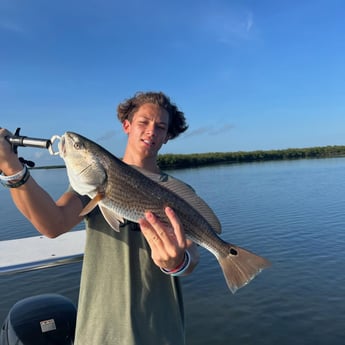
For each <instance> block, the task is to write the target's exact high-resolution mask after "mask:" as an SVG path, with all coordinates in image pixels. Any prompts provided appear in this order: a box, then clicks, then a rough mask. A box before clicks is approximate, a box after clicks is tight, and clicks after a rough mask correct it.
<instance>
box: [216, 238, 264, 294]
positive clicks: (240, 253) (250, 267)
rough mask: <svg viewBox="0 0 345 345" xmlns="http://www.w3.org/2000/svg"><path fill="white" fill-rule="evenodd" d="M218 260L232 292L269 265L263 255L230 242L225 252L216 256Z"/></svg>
mask: <svg viewBox="0 0 345 345" xmlns="http://www.w3.org/2000/svg"><path fill="white" fill-rule="evenodd" d="M218 261H219V264H220V266H221V268H222V270H223V273H224V276H225V280H226V283H227V284H228V287H229V289H230V290H231V292H232V293H235V292H236V291H237V290H238V289H239V288H241V287H242V286H244V285H246V284H248V283H249V282H250V281H251V280H252V279H254V278H255V276H256V275H258V274H259V273H260V272H261V271H262V270H263V269H264V268H267V267H269V266H270V265H271V263H270V262H269V261H268V260H266V259H264V258H263V257H261V256H258V255H255V254H253V253H251V252H249V251H248V250H245V249H243V248H240V247H237V246H234V245H232V244H227V253H226V254H225V255H223V256H222V255H220V256H218Z"/></svg>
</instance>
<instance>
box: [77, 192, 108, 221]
mask: <svg viewBox="0 0 345 345" xmlns="http://www.w3.org/2000/svg"><path fill="white" fill-rule="evenodd" d="M103 198H104V193H101V192H98V193H97V194H96V196H95V197H94V198H92V199H91V200H90V202H89V203H88V204H87V205H86V206H85V207H84V208H83V209H82V210H81V212H80V214H79V215H80V216H85V215H87V214H88V213H90V212H91V211H92V210H93V209H94V208H95V207H96V206H97V205H98V203H99V202H100V201H101V200H102V199H103Z"/></svg>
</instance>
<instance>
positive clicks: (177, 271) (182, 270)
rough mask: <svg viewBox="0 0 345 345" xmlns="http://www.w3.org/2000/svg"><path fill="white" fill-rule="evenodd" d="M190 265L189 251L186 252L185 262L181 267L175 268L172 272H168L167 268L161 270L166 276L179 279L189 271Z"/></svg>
mask: <svg viewBox="0 0 345 345" xmlns="http://www.w3.org/2000/svg"><path fill="white" fill-rule="evenodd" d="M190 263H191V259H190V254H189V252H188V250H186V251H185V252H184V259H183V262H182V263H181V264H180V265H178V266H177V267H176V268H173V269H172V270H167V269H166V268H163V267H161V268H160V269H161V271H162V272H163V273H165V274H168V275H171V276H173V277H178V276H181V275H183V273H185V272H186V271H187V269H188V268H189V266H190Z"/></svg>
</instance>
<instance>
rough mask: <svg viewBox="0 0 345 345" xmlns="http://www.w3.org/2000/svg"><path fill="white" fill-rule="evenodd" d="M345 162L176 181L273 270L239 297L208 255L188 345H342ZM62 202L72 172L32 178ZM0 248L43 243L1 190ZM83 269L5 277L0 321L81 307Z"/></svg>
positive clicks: (192, 303)
mask: <svg viewBox="0 0 345 345" xmlns="http://www.w3.org/2000/svg"><path fill="white" fill-rule="evenodd" d="M344 169H345V158H334V159H320V160H299V161H286V162H268V163H253V164H242V165H228V166H217V167H207V168H202V169H190V170H180V171H174V172H172V173H173V175H175V176H176V177H178V178H180V179H182V180H184V181H186V182H187V183H189V184H190V185H192V186H193V187H194V188H195V189H196V190H197V191H198V193H199V195H200V196H201V197H203V198H204V199H205V200H206V201H207V202H208V203H209V204H210V206H211V207H212V208H213V209H214V210H215V211H216V213H217V215H218V216H219V218H220V220H221V222H222V224H223V234H222V237H223V238H224V239H226V240H228V241H231V242H233V243H235V244H238V245H241V246H243V247H245V248H247V249H250V250H252V251H254V252H256V253H257V254H260V255H262V256H264V257H266V258H268V259H269V260H270V261H271V262H272V264H273V265H272V267H271V268H269V269H268V270H265V271H264V272H262V273H261V274H260V275H259V276H258V277H257V278H255V280H253V281H252V282H251V283H250V284H249V285H248V286H246V287H244V288H242V289H241V290H239V291H238V292H237V293H236V294H235V295H232V294H231V293H230V292H229V290H228V288H227V286H226V284H225V281H224V278H223V276H222V273H221V271H220V268H219V267H218V264H217V262H216V259H215V258H214V257H213V256H212V254H210V253H209V252H208V251H206V250H204V249H202V248H201V262H200V264H199V265H198V267H197V269H196V271H195V272H194V273H193V274H192V275H191V276H188V277H185V278H183V288H184V296H185V311H186V322H187V330H186V332H187V341H188V342H187V344H188V345H204V344H205V345H206V344H207V345H210V344H212V345H225V344H226V345H227V344H241V345H246V344H254V345H267V344H278V343H279V344H280V345H285V344H286V345H288V344H289V345H291V344H294V345H296V344H304V345H305V344H307V345H308V344H312V345H318V344H320V345H321V344H327V345H328V344H332V345H338V344H339V345H340V344H344V336H345V330H344V323H345V303H344V296H345V272H344V270H343V263H344V262H345V250H344V249H345V231H344V228H345V215H344V209H345V181H344V179H343V171H344ZM32 173H33V175H34V177H35V178H36V179H37V180H38V181H39V182H40V183H41V184H42V185H43V186H45V188H47V189H48V190H49V192H50V193H51V194H52V195H53V196H54V197H55V198H56V197H58V196H59V195H60V194H61V193H62V192H63V191H64V190H65V188H66V184H67V180H66V177H65V171H64V170H63V169H61V170H43V171H39V170H36V171H33V172H32ZM0 200H1V201H0V202H1V208H0V217H1V220H2V226H1V229H0V239H1V240H5V239H12V238H19V237H24V236H25V237H26V236H32V235H36V234H37V233H36V231H35V229H33V227H32V226H31V225H30V224H28V222H27V221H26V220H24V219H23V218H22V217H21V215H20V214H19V213H18V212H17V211H16V209H15V207H14V206H13V204H12V203H11V201H10V198H9V195H8V191H6V190H5V189H0ZM79 278H80V264H72V265H69V266H62V267H57V268H51V269H47V270H42V271H37V272H28V273H23V274H18V275H14V276H6V277H0V295H1V297H2V298H1V300H0V320H2V319H3V318H4V317H5V316H6V314H7V312H8V310H9V308H10V307H11V306H12V305H13V303H15V302H16V301H17V300H18V299H21V298H24V297H27V296H30V295H34V294H39V293H45V292H55V293H61V294H63V295H65V296H67V297H69V298H71V299H72V300H74V301H75V302H76V301H77V297H78V282H79Z"/></svg>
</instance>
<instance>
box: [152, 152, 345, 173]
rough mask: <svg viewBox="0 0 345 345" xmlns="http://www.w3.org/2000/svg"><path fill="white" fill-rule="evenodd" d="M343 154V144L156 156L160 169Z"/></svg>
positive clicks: (326, 156)
mask: <svg viewBox="0 0 345 345" xmlns="http://www.w3.org/2000/svg"><path fill="white" fill-rule="evenodd" d="M341 156H345V146H323V147H311V148H301V149H298V148H291V149H283V150H267V151H266V150H258V151H248V152H246V151H238V152H209V153H194V154H162V155H159V156H158V164H159V166H160V168H161V169H178V168H193V167H199V166H206V165H213V164H231V163H248V162H260V161H273V160H291V159H306V158H330V157H341Z"/></svg>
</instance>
